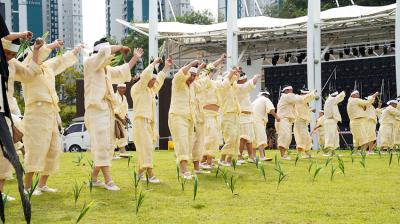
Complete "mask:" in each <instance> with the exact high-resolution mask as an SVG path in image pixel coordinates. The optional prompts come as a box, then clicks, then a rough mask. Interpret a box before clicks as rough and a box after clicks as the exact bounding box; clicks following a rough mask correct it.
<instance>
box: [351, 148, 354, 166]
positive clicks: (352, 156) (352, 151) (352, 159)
mask: <svg viewBox="0 0 400 224" xmlns="http://www.w3.org/2000/svg"><path fill="white" fill-rule="evenodd" d="M350 158H351V164H354V150H351V153H350Z"/></svg>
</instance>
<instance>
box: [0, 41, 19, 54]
mask: <svg viewBox="0 0 400 224" xmlns="http://www.w3.org/2000/svg"><path fill="white" fill-rule="evenodd" d="M1 43H2V44H3V48H4V49H6V50H9V51H12V52H14V53H17V52H18V50H19V47H20V46H19V45H17V44H13V43H12V42H11V41H9V40H6V39H4V38H1Z"/></svg>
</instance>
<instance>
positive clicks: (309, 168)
mask: <svg viewBox="0 0 400 224" xmlns="http://www.w3.org/2000/svg"><path fill="white" fill-rule="evenodd" d="M314 163H315V162H314V160H310V162H309V164H308V173H309V174H311V169H312V167H313V165H314Z"/></svg>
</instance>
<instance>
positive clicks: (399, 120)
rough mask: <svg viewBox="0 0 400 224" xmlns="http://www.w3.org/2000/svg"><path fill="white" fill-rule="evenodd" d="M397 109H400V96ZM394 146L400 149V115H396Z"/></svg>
mask: <svg viewBox="0 0 400 224" xmlns="http://www.w3.org/2000/svg"><path fill="white" fill-rule="evenodd" d="M396 100H397V102H398V103H397V110H399V111H400V97H397V99H396ZM394 125H395V126H394V127H395V128H394V147H395V149H396V150H399V149H400V116H396V122H395V123H394Z"/></svg>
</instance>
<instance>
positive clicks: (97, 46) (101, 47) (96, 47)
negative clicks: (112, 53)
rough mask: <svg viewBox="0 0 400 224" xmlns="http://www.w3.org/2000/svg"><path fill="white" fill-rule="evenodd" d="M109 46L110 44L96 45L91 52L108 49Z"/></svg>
mask: <svg viewBox="0 0 400 224" xmlns="http://www.w3.org/2000/svg"><path fill="white" fill-rule="evenodd" d="M109 46H110V43H108V42H104V43H101V44H97V45H96V46H94V48H93V51H94V52H99V51H100V50H101V49H103V48H105V47H109Z"/></svg>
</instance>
